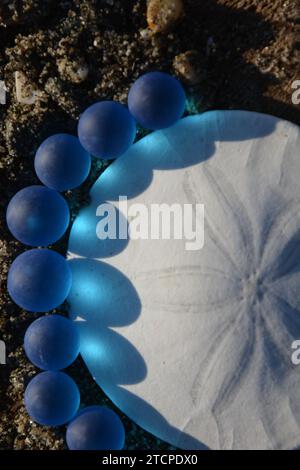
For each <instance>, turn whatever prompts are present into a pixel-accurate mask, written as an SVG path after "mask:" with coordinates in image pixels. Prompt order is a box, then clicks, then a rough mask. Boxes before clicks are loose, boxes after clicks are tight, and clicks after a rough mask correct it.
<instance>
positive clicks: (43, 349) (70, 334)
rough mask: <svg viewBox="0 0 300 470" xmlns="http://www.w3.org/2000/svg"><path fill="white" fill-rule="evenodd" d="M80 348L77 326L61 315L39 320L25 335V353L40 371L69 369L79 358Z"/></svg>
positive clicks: (32, 324) (30, 326)
mask: <svg viewBox="0 0 300 470" xmlns="http://www.w3.org/2000/svg"><path fill="white" fill-rule="evenodd" d="M79 347H80V339H79V332H78V329H77V327H76V324H75V323H74V322H73V321H71V320H69V319H68V318H65V317H62V316H61V315H49V316H46V317H41V318H38V319H37V320H35V321H34V322H33V323H31V325H29V327H28V328H27V331H26V333H25V338H24V349H25V353H26V355H27V357H28V359H29V360H30V361H31V362H32V363H33V364H34V365H36V366H37V367H39V368H40V369H44V370H60V369H64V368H65V367H68V366H69V365H70V364H72V362H73V361H75V359H76V357H77V356H78V353H79Z"/></svg>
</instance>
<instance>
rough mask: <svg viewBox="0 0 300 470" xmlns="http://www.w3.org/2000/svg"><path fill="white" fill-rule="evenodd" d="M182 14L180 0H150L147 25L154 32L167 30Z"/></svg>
mask: <svg viewBox="0 0 300 470" xmlns="http://www.w3.org/2000/svg"><path fill="white" fill-rule="evenodd" d="M182 16H183V3H182V0H150V1H149V3H148V7H147V22H148V26H149V28H150V29H152V31H154V32H156V33H163V32H165V31H169V30H170V29H171V28H172V27H173V26H174V25H175V24H176V22H177V21H178V20H180V19H181V18H182Z"/></svg>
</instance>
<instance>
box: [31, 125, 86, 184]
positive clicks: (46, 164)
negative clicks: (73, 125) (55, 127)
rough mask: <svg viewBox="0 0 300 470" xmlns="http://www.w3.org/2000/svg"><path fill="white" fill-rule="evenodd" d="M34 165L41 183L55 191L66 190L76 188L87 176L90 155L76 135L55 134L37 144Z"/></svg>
mask: <svg viewBox="0 0 300 470" xmlns="http://www.w3.org/2000/svg"><path fill="white" fill-rule="evenodd" d="M34 166H35V171H36V174H37V176H38V178H39V179H40V180H41V181H42V183H44V184H45V185H46V186H48V187H49V188H52V189H56V190H57V191H66V190H68V189H73V188H76V187H77V186H79V185H80V184H81V183H83V181H84V180H85V179H86V178H87V176H88V174H89V171H90V168H91V157H90V155H89V154H88V153H87V152H86V151H85V150H84V148H83V147H82V146H81V145H80V142H79V140H78V139H77V137H74V136H73V135H69V134H55V135H52V136H51V137H48V139H46V140H44V142H43V143H42V144H41V145H40V146H39V148H38V150H37V152H36V155H35V160H34Z"/></svg>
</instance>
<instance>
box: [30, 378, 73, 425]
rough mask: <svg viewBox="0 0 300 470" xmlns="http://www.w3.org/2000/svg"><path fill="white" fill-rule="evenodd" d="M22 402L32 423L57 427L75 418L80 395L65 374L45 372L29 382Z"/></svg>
mask: <svg viewBox="0 0 300 470" xmlns="http://www.w3.org/2000/svg"><path fill="white" fill-rule="evenodd" d="M24 400H25V407H26V410H27V412H28V414H29V416H30V418H31V419H32V420H33V421H35V422H36V423H39V424H43V425H46V426H59V425H61V424H65V423H67V422H69V421H70V420H71V419H72V418H73V417H74V416H75V414H76V412H77V410H78V408H79V404H80V394H79V390H78V387H77V385H76V384H75V382H74V380H73V379H71V377H69V376H68V375H67V374H65V373H64V372H56V371H47V372H42V373H40V374H38V375H36V376H35V377H34V378H33V379H32V380H31V381H30V382H29V384H28V385H27V388H26V390H25V397H24Z"/></svg>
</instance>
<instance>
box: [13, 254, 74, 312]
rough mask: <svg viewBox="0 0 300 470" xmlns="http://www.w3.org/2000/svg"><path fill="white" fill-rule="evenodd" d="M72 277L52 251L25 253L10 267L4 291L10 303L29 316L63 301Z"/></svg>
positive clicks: (63, 259)
mask: <svg viewBox="0 0 300 470" xmlns="http://www.w3.org/2000/svg"><path fill="white" fill-rule="evenodd" d="M71 284H72V274H71V270H70V268H69V265H68V263H67V261H66V260H65V258H64V257H63V256H61V255H60V254H58V253H56V252H55V251H52V250H48V249H40V250H39V249H34V250H29V251H25V252H24V253H22V254H21V255H19V256H18V257H17V258H16V259H15V260H14V262H13V263H12V265H11V267H10V269H9V272H8V280H7V288H8V292H9V295H10V296H11V298H12V300H13V301H14V302H15V303H16V304H17V305H19V306H20V307H22V308H24V309H25V310H29V311H31V312H47V311H48V310H52V309H53V308H56V307H58V306H59V305H60V304H62V303H63V302H64V300H65V299H66V297H67V295H68V293H69V291H70V288H71Z"/></svg>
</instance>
